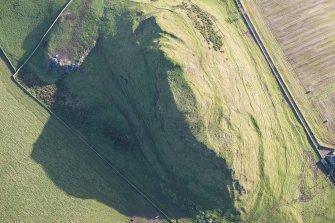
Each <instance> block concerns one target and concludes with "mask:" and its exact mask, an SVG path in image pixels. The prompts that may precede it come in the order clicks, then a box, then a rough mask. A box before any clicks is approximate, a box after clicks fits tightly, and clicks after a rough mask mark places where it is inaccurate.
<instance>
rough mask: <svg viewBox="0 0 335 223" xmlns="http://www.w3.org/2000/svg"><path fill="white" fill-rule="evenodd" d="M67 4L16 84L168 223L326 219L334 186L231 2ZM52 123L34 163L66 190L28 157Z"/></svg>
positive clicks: (48, 166)
mask: <svg viewBox="0 0 335 223" xmlns="http://www.w3.org/2000/svg"><path fill="white" fill-rule="evenodd" d="M76 4H77V5H73V6H72V7H70V8H69V10H68V11H67V12H66V14H65V15H67V17H66V16H64V17H63V18H62V19H61V20H60V23H59V24H58V25H57V27H55V29H54V30H53V32H52V33H51V35H50V36H49V38H48V40H47V42H46V44H45V45H44V47H42V48H41V49H40V50H39V51H38V53H37V54H36V55H35V57H33V58H32V61H30V63H29V64H28V67H27V68H26V70H25V71H24V72H22V73H20V75H19V77H20V79H21V81H22V82H24V83H25V84H26V86H27V87H28V88H29V90H30V91H31V92H32V93H34V94H36V95H37V96H38V97H39V98H40V99H41V100H44V102H45V103H46V104H47V105H48V106H49V107H50V108H51V109H52V110H53V111H55V112H56V113H57V114H59V115H60V116H61V117H62V118H64V120H65V121H66V122H67V123H68V124H70V125H71V126H73V127H74V128H76V129H78V130H79V131H80V132H81V133H82V134H83V135H84V136H85V137H86V138H87V139H88V140H89V141H90V142H91V143H92V145H93V146H94V147H95V148H96V149H97V150H98V151H99V152H101V153H102V154H104V155H105V156H106V157H108V158H109V159H110V160H111V162H113V163H114V164H115V165H116V166H117V167H118V168H119V169H121V170H122V171H123V172H124V173H125V174H126V175H127V176H128V177H129V178H130V179H132V180H133V182H134V183H135V184H136V185H138V186H139V187H140V188H141V189H142V190H143V191H145V192H146V193H147V194H149V195H150V196H151V198H152V199H153V200H155V201H157V203H159V204H160V205H161V206H162V207H163V208H164V209H165V210H167V211H168V213H169V214H171V215H172V216H173V217H175V218H177V219H181V220H185V221H195V222H206V223H207V222H234V221H245V222H266V221H268V220H271V222H333V221H334V220H335V219H334V216H333V214H332V212H331V210H332V207H333V206H334V203H335V201H334V200H333V199H332V197H333V196H334V193H335V192H334V189H333V188H332V186H331V184H330V182H328V181H327V179H326V178H325V176H324V175H323V173H322V172H321V170H320V169H319V168H318V167H317V166H316V162H317V157H316V156H315V154H314V151H313V149H312V148H311V146H310V145H309V143H308V142H307V139H306V136H305V134H304V131H303V129H302V128H301V126H300V125H299V123H298V122H297V120H296V118H295V117H294V115H293V113H292V112H291V110H290V107H289V106H288V104H287V103H286V101H285V99H284V98H283V96H282V94H281V92H280V90H279V87H278V85H277V83H276V81H275V79H274V78H273V75H272V74H271V72H270V70H269V68H268V66H267V64H266V62H265V60H264V58H263V57H262V54H261V53H260V51H259V49H258V47H257V46H256V44H255V43H254V41H253V39H252V38H250V34H249V33H248V31H247V29H246V27H245V25H244V23H243V21H242V19H241V18H240V16H239V13H238V11H237V9H236V7H235V5H234V2H233V1H232V0H228V1H216V0H208V1H206V2H204V1H200V0H199V1H196V0H193V1H191V2H189V1H185V2H184V3H182V1H178V0H174V1H164V0H159V1H131V2H128V1H113V2H110V1H102V0H92V1H86V0H81V1H79V0H77V1H76ZM79 15H82V16H79ZM87 30H90V31H92V32H91V33H88V31H87ZM74 33H75V37H76V42H79V43H82V44H80V47H79V48H78V47H72V45H73V44H72V43H73V41H74V40H73V35H74ZM85 43H87V45H85ZM92 43H93V44H92ZM64 46H67V47H65V48H64ZM92 46H93V47H94V48H93V49H92V51H91V52H90V53H89V55H88V57H87V58H86V59H85V62H84V63H83V64H82V65H81V67H80V68H79V69H78V70H77V71H75V72H69V73H67V72H64V71H63V70H62V69H59V68H53V69H50V67H49V59H48V56H49V54H52V53H54V52H57V53H58V52H61V54H62V55H66V57H67V59H69V60H71V61H75V60H77V59H78V56H79V57H80V55H81V54H82V52H83V51H85V50H86V49H87V48H90V47H92ZM81 47H82V48H81ZM78 49H79V50H78ZM54 122H55V121H54V120H53V119H50V120H48V121H46V123H45V127H44V129H43V130H42V131H41V132H40V135H39V136H38V138H37V139H36V143H35V144H34V148H33V151H32V157H33V159H34V160H35V161H36V162H37V163H39V164H40V165H41V167H42V168H43V169H44V170H45V172H46V173H49V175H50V179H52V181H53V182H54V183H55V184H56V185H57V186H58V188H59V189H62V190H63V191H64V192H66V193H69V191H70V192H71V190H69V189H68V185H64V182H63V183H62V177H63V176H62V175H60V176H58V177H55V176H53V175H52V174H50V173H52V172H53V171H54V169H55V167H54V166H53V165H51V164H52V163H51V164H50V163H49V162H43V161H41V158H38V154H39V153H40V152H41V148H43V146H39V145H41V144H42V145H43V144H44V142H45V140H47V139H48V140H51V137H50V133H49V131H48V130H50V131H55V130H53V129H54V128H55V127H53V124H52V123H54ZM29 123H34V122H29ZM56 132H58V131H56ZM52 138H53V137H52ZM48 140H47V141H48ZM58 141H60V140H58ZM58 141H57V142H58ZM51 153H54V151H52V152H51ZM88 156H89V154H88ZM47 157H49V156H47ZM52 157H54V156H52ZM56 157H57V156H56ZM64 159H65V160H64V165H65V164H67V163H68V162H69V163H70V164H72V163H73V162H72V160H68V158H67V156H65V157H64ZM62 160H63V159H62ZM92 162H93V161H92ZM84 163H86V162H84ZM70 172H71V171H70ZM76 172H77V171H75V173H76ZM111 191H112V190H111ZM72 193H74V192H72ZM70 194H71V193H70ZM102 197H103V198H105V199H106V200H104V201H102V202H105V203H108V202H113V198H109V197H107V198H106V197H105V196H102ZM9 200H10V199H9ZM97 200H99V199H97ZM100 201H101V200H100ZM123 204H125V205H126V204H127V203H126V202H125V203H123ZM134 205H135V204H134ZM110 206H112V207H113V208H115V207H114V206H113V205H110ZM144 207H145V206H144ZM120 209H121V208H120ZM116 210H118V208H116ZM124 213H127V212H126V211H124ZM126 215H127V214H126ZM116 222H118V221H117V220H116Z"/></svg>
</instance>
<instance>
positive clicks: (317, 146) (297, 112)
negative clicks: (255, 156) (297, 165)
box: [234, 0, 334, 157]
mask: <svg viewBox="0 0 335 223" xmlns="http://www.w3.org/2000/svg"><path fill="white" fill-rule="evenodd" d="M234 2H235V4H236V6H237V8H238V11H239V13H240V15H241V16H242V18H243V20H244V22H245V24H246V26H247V28H248V29H249V31H250V33H251V35H252V36H253V38H254V40H255V42H256V43H257V45H258V47H259V49H260V50H261V52H262V54H263V56H264V58H265V60H266V61H267V63H268V65H269V67H270V69H271V71H272V74H273V75H274V77H275V78H276V80H277V82H278V84H279V87H280V89H281V91H282V92H283V94H284V97H285V98H286V99H287V101H288V103H289V105H290V107H291V109H292V111H293V113H294V114H295V116H296V117H297V119H298V120H299V122H300V124H301V125H302V127H303V129H304V131H305V133H306V136H307V138H308V140H309V141H310V143H311V144H312V145H313V148H314V150H315V151H316V153H317V154H318V156H319V157H323V153H321V151H320V150H334V148H330V147H325V146H322V145H320V143H319V142H318V140H317V137H316V136H315V134H314V133H313V131H312V129H311V128H310V127H309V124H308V122H307V120H306V119H305V117H304V116H303V114H302V113H301V111H300V109H299V107H298V105H297V103H296V102H295V100H294V98H293V96H292V94H291V92H290V90H289V88H288V87H287V85H286V83H285V81H284V79H283V78H282V75H281V74H280V72H279V71H278V69H277V67H276V66H275V65H274V63H273V60H272V58H271V56H270V54H269V53H268V51H267V49H266V47H265V45H264V44H263V41H262V40H261V37H260V35H258V33H257V31H256V29H255V28H254V26H253V24H252V22H251V20H250V18H249V16H248V15H247V14H246V11H245V9H244V6H243V3H242V2H241V0H234Z"/></svg>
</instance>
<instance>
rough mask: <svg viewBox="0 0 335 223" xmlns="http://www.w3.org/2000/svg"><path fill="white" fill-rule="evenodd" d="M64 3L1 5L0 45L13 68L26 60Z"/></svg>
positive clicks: (63, 0) (37, 2) (20, 2)
mask: <svg viewBox="0 0 335 223" xmlns="http://www.w3.org/2000/svg"><path fill="white" fill-rule="evenodd" d="M66 2H67V1H66V0H60V1H43V0H40V1H35V2H27V1H24V2H23V1H19V0H14V1H3V2H1V8H0V14H1V16H0V30H1V33H0V45H1V47H2V48H3V49H4V51H5V52H7V53H8V55H9V57H10V59H11V61H12V62H13V64H14V65H15V66H18V65H19V64H20V62H22V61H23V60H24V59H26V57H27V56H28V54H29V53H30V52H31V51H32V50H33V48H34V47H35V46H36V45H37V43H38V42H39V41H40V38H41V37H42V35H43V34H44V32H45V31H46V30H47V28H48V25H50V24H51V23H52V21H53V20H54V19H55V17H56V15H57V13H58V12H59V11H60V10H61V8H62V7H63V5H64V4H65V3H66Z"/></svg>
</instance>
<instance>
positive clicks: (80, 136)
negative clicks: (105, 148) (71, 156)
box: [0, 0, 178, 223]
mask: <svg viewBox="0 0 335 223" xmlns="http://www.w3.org/2000/svg"><path fill="white" fill-rule="evenodd" d="M72 1H73V0H69V1H68V2H67V3H66V4H65V5H64V7H63V9H62V10H61V11H60V12H59V14H58V15H57V17H56V18H55V19H54V21H53V22H52V24H51V25H50V26H49V28H48V29H47V31H46V32H45V33H44V35H43V36H42V38H41V40H40V41H39V43H38V44H37V45H36V47H35V48H34V50H33V51H32V52H31V53H30V54H29V56H28V57H27V59H26V60H25V61H24V62H23V63H22V65H21V66H19V68H18V69H15V67H14V66H13V64H12V63H11V61H10V59H9V57H8V56H7V54H6V53H5V51H4V50H3V49H2V48H1V47H0V51H1V52H3V55H4V56H5V58H6V59H7V60H8V62H9V64H10V66H11V69H13V71H14V74H12V76H11V79H12V81H13V82H14V83H15V84H16V85H17V86H18V87H19V88H20V89H21V90H23V91H24V92H25V93H26V94H27V95H28V96H29V97H31V98H32V99H33V100H34V101H36V102H37V103H38V104H39V105H40V106H41V107H42V108H43V109H45V110H46V111H47V112H48V113H49V114H50V115H51V116H52V117H54V118H55V119H56V120H58V121H60V123H61V124H63V125H64V126H65V127H66V128H67V129H68V130H70V132H71V133H72V134H74V135H75V136H77V137H78V139H80V140H81V141H82V142H83V143H84V144H85V145H86V146H87V147H88V148H89V149H90V150H91V151H93V152H94V153H95V154H96V155H97V157H99V158H100V159H101V160H102V161H103V162H104V163H105V164H106V165H107V166H109V167H110V168H111V169H112V170H113V171H114V172H115V173H116V174H117V175H118V176H119V177H120V178H121V179H122V180H124V181H125V182H126V183H127V184H128V185H129V186H130V187H131V188H133V190H134V191H136V192H137V193H138V194H139V195H140V196H142V197H143V198H144V199H145V200H146V201H147V202H148V203H149V204H151V205H152V207H154V208H155V209H156V210H157V211H158V212H160V213H161V214H162V215H163V217H164V218H165V220H167V221H168V222H169V223H173V222H178V220H176V219H173V218H170V217H169V215H168V214H166V213H165V211H163V209H162V208H160V207H159V206H158V205H157V204H155V202H154V201H152V200H151V199H150V198H149V196H147V195H146V194H145V193H144V192H142V191H141V190H140V189H139V188H138V187H137V186H136V185H135V184H133V183H132V182H131V181H130V180H129V179H128V178H127V177H126V176H125V175H124V174H123V173H122V172H121V171H120V170H118V169H117V168H116V167H115V166H114V165H113V164H112V162H111V161H109V160H108V159H107V158H106V157H105V156H103V155H101V154H100V153H99V152H98V151H97V150H96V149H95V148H94V147H93V146H92V145H91V144H90V143H89V142H88V141H87V140H86V139H85V137H84V136H82V135H81V133H80V132H78V131H77V130H76V129H74V128H72V127H71V126H69V125H68V124H66V122H65V121H64V120H63V119H62V118H60V117H59V116H58V115H56V114H55V113H54V112H53V111H51V110H50V109H49V108H48V107H47V106H46V105H44V103H43V102H41V101H40V100H39V99H38V98H37V97H35V96H34V95H33V94H32V93H31V92H29V90H28V89H26V88H25V86H23V85H22V84H21V83H20V82H19V81H18V80H17V75H18V73H19V72H20V71H21V70H22V68H23V67H24V66H25V65H26V64H27V63H28V61H29V60H30V59H31V58H32V57H33V56H34V54H35V53H36V51H37V50H38V49H39V47H40V46H41V44H42V43H43V41H44V40H45V38H46V37H47V35H48V34H49V32H50V31H51V29H52V28H53V27H54V25H55V24H56V23H57V21H58V20H59V18H60V17H61V15H62V13H63V12H64V11H65V10H66V9H67V8H68V7H69V5H70V4H71V3H72ZM172 219H173V220H172Z"/></svg>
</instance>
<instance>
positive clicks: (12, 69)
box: [0, 47, 16, 73]
mask: <svg viewBox="0 0 335 223" xmlns="http://www.w3.org/2000/svg"><path fill="white" fill-rule="evenodd" d="M0 54H3V56H4V57H5V59H6V60H7V61H5V62H6V64H7V65H9V68H10V70H11V72H13V73H15V72H16V68H15V66H14V65H13V63H12V61H11V60H10V59H9V56H8V55H7V54H6V52H5V51H4V50H3V49H2V48H1V47H0Z"/></svg>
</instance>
